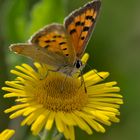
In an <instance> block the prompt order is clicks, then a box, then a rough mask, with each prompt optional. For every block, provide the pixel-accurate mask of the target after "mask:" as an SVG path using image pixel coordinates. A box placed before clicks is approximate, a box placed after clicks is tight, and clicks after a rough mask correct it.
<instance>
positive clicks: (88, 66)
mask: <svg viewBox="0 0 140 140" xmlns="http://www.w3.org/2000/svg"><path fill="white" fill-rule="evenodd" d="M86 65H87V66H88V67H89V68H90V69H91V70H92V71H94V72H95V73H96V74H97V75H98V76H99V77H100V78H101V79H102V80H104V78H103V77H102V76H101V75H99V74H98V72H97V71H96V70H94V69H92V67H91V66H90V65H89V64H86Z"/></svg>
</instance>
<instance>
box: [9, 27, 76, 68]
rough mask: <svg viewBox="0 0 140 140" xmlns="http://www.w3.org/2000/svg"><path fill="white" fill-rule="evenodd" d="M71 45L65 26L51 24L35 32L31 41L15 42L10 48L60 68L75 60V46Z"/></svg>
mask: <svg viewBox="0 0 140 140" xmlns="http://www.w3.org/2000/svg"><path fill="white" fill-rule="evenodd" d="M70 46H71V44H70V43H69V42H68V41H67V34H66V33H65V29H64V27H63V26H62V25H60V24H51V25H49V26H46V27H44V28H43V29H41V30H40V31H39V32H37V33H35V35H33V37H31V39H30V40H29V43H27V44H13V45H11V46H10V49H11V50H12V51H14V52H16V53H18V54H22V55H25V56H27V57H30V58H32V59H33V60H35V61H38V62H41V63H46V64H48V65H51V66H53V67H55V68H60V67H63V66H66V65H69V64H70V63H71V62H73V61H74V57H75V53H74V48H73V47H70ZM69 52H71V53H69Z"/></svg>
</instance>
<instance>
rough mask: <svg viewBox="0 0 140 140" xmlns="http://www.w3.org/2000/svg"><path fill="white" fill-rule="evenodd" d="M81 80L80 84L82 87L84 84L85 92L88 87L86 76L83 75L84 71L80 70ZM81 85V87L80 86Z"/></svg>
mask: <svg viewBox="0 0 140 140" xmlns="http://www.w3.org/2000/svg"><path fill="white" fill-rule="evenodd" d="M80 77H81V78H80V80H81V85H80V87H82V85H84V90H85V93H87V88H86V84H85V81H84V77H83V73H82V71H81V70H80ZM80 87H79V88H80Z"/></svg>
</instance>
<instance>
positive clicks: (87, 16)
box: [64, 0, 101, 58]
mask: <svg viewBox="0 0 140 140" xmlns="http://www.w3.org/2000/svg"><path fill="white" fill-rule="evenodd" d="M100 5H101V2H100V1H99V0H95V1H92V2H90V3H88V4H86V5H85V6H84V7H82V8H80V9H78V10H76V11H74V12H73V13H72V14H70V15H69V16H68V17H67V18H66V19H65V21H64V25H65V28H66V30H67V32H68V33H69V34H70V41H71V42H72V43H73V46H74V48H75V52H76V56H77V57H78V58H81V57H82V55H83V53H84V51H85V48H86V45H87V42H88V40H89V38H90V36H91V33H92V30H93V28H94V26H95V22H96V19H97V16H98V14H99V9H100Z"/></svg>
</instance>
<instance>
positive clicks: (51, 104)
mask: <svg viewBox="0 0 140 140" xmlns="http://www.w3.org/2000/svg"><path fill="white" fill-rule="evenodd" d="M81 82H82V81H81V80H79V79H77V78H73V77H68V76H66V75H63V74H60V73H54V72H52V73H49V74H48V75H47V76H46V78H45V79H43V80H40V81H39V82H38V83H37V85H36V86H35V87H33V90H34V97H35V100H36V101H37V102H38V103H39V104H42V105H43V106H44V107H45V108H46V109H48V110H52V111H63V112H71V111H74V110H81V108H82V107H83V106H84V105H85V104H86V103H87V93H85V87H84V84H83V83H81Z"/></svg>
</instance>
